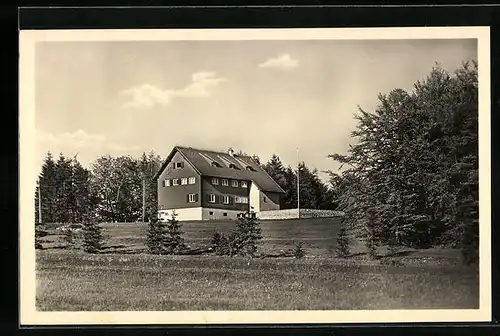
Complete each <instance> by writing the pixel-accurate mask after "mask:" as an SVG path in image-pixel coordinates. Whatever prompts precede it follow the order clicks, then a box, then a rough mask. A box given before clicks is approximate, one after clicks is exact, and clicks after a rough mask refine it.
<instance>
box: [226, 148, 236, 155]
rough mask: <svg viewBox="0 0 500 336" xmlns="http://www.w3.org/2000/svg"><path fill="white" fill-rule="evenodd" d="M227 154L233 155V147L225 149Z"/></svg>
mask: <svg viewBox="0 0 500 336" xmlns="http://www.w3.org/2000/svg"><path fill="white" fill-rule="evenodd" d="M227 154H229V155H230V156H234V151H233V149H232V148H229V149H228V150H227Z"/></svg>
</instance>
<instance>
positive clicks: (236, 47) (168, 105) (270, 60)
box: [35, 39, 477, 181]
mask: <svg viewBox="0 0 500 336" xmlns="http://www.w3.org/2000/svg"><path fill="white" fill-rule="evenodd" d="M472 59H477V42H476V40H466V39H462V40H367V41H362V40H352V41H349V40H344V41H340V40H339V41H334V40H315V41H314V40H309V41H308V40H297V41H294V40H286V41H284V40H283V41H130V42H123V41H114V42H38V43H37V45H36V48H35V123H36V141H37V146H36V155H37V158H36V159H37V162H40V163H41V162H42V161H43V158H44V157H45V156H46V154H47V151H51V152H52V154H53V155H54V156H55V157H57V156H58V155H59V153H60V152H63V153H64V154H65V156H67V157H71V156H74V155H77V158H78V160H79V161H80V162H81V163H82V164H83V165H84V166H86V167H90V165H91V163H92V162H93V161H94V160H95V159H97V158H98V157H99V156H101V155H105V154H110V155H113V156H118V155H131V156H133V157H138V156H139V155H140V154H141V153H142V152H144V151H145V152H149V151H151V150H154V151H155V152H156V153H158V154H159V155H161V156H162V157H163V158H164V157H166V156H167V155H168V153H169V152H170V151H171V150H172V148H173V146H175V145H183V146H189V147H195V148H203V149H211V150H221V151H226V150H227V149H228V148H229V147H231V148H233V149H235V150H236V151H239V150H243V151H244V152H246V153H248V154H257V155H258V156H259V157H260V158H261V160H262V161H267V160H268V159H269V158H270V157H271V155H272V154H273V153H276V154H277V155H279V157H280V158H281V160H282V161H283V163H284V164H285V165H291V166H295V165H296V163H297V148H299V152H298V159H299V160H300V161H305V163H306V164H307V165H308V166H309V167H312V168H317V169H318V170H319V171H324V170H334V171H335V170H337V169H338V167H339V165H338V163H336V162H335V161H333V160H332V159H330V158H328V157H327V156H328V155H329V154H333V153H346V151H347V149H348V148H349V143H352V142H353V139H352V138H351V137H350V133H351V131H352V130H354V128H355V126H356V121H355V119H354V118H353V116H354V114H355V113H356V112H357V111H358V106H360V107H361V108H363V109H364V110H367V111H370V110H373V109H374V108H375V107H376V106H377V96H378V94H379V93H388V92H390V90H392V89H394V88H403V89H405V90H411V89H412V87H413V85H414V83H415V82H416V81H417V80H422V79H424V78H425V77H426V75H427V74H428V73H429V72H430V70H431V69H432V67H433V65H434V64H435V63H436V62H438V63H439V64H440V66H442V67H443V68H445V69H447V70H450V71H453V70H455V69H457V68H459V67H460V66H461V63H462V62H463V61H465V60H472ZM320 177H321V178H322V179H323V180H325V181H326V179H327V174H320Z"/></svg>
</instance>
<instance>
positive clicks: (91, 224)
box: [83, 218, 104, 253]
mask: <svg viewBox="0 0 500 336" xmlns="http://www.w3.org/2000/svg"><path fill="white" fill-rule="evenodd" d="M103 244H104V236H103V235H102V228H101V227H100V226H99V225H98V224H97V221H96V220H95V219H94V218H86V219H84V223H83V250H84V251H85V252H87V253H98V252H99V251H101V250H102V248H103Z"/></svg>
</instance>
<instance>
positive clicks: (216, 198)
mask: <svg viewBox="0 0 500 336" xmlns="http://www.w3.org/2000/svg"><path fill="white" fill-rule="evenodd" d="M219 198H220V197H219V195H215V204H219Z"/></svg>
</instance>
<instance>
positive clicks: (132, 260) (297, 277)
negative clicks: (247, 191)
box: [37, 219, 479, 311]
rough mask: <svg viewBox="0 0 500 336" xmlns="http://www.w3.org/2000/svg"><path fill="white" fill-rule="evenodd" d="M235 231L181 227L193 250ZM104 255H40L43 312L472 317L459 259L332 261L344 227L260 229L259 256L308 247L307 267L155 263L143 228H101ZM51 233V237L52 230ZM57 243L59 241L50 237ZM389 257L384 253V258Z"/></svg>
mask: <svg viewBox="0 0 500 336" xmlns="http://www.w3.org/2000/svg"><path fill="white" fill-rule="evenodd" d="M233 225H234V222H219V223H214V222H198V223H185V224H184V225H183V231H185V237H186V240H187V242H188V244H190V245H191V246H192V247H200V246H206V245H207V244H208V242H209V241H210V239H211V237H212V235H213V233H214V232H215V231H222V232H228V231H230V230H231V228H232V226H233ZM102 227H103V229H104V233H105V235H107V236H108V240H107V246H106V249H105V251H104V252H103V253H102V254H98V255H90V254H85V253H83V252H81V251H77V250H67V249H63V248H62V247H63V243H61V242H60V241H59V239H58V237H57V236H56V235H50V236H47V237H44V238H45V239H46V240H47V241H46V242H45V244H44V246H45V249H44V250H40V251H38V252H37V307H38V309H39V310H56V311H78V310H94V311H95V310H156V311H159V310H248V309H251V310H294V309H432V308H439V309H453V308H457V309H464V308H467V309H474V308H478V305H479V293H478V292H479V284H478V283H479V279H478V272H477V269H475V268H469V267H465V266H462V265H461V264H460V260H459V253H458V251H455V250H445V249H430V250H421V251H419V250H404V251H401V253H400V255H399V256H397V257H396V258H397V259H398V260H399V261H401V262H402V264H401V265H400V266H385V265H381V264H380V261H378V260H377V261H370V260H368V259H367V258H366V256H365V255H364V250H363V248H362V246H361V244H357V243H355V244H354V245H353V251H352V252H353V255H352V256H351V257H349V258H347V259H338V258H334V257H333V250H334V249H335V238H336V234H337V230H338V221H336V220H332V219H315V220H289V221H275V222H273V221H263V222H262V225H261V227H262V231H263V236H264V239H263V242H262V244H261V249H262V250H263V251H268V252H273V251H279V250H280V249H288V248H293V246H294V244H295V243H296V242H297V241H303V242H304V244H305V249H306V252H307V255H306V258H304V259H300V260H296V259H292V258H288V259H286V258H277V259H252V260H249V259H245V258H239V257H238V258H229V257H216V256H213V255H200V256H152V255H147V254H145V253H144V243H145V237H146V232H147V225H145V224H138V223H126V224H125V223H124V224H103V225H102ZM51 231H52V230H51ZM52 232H53V233H54V231H52ZM379 253H380V254H381V256H382V260H383V259H384V258H383V255H384V253H385V252H384V251H383V249H381V250H380V251H379Z"/></svg>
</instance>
